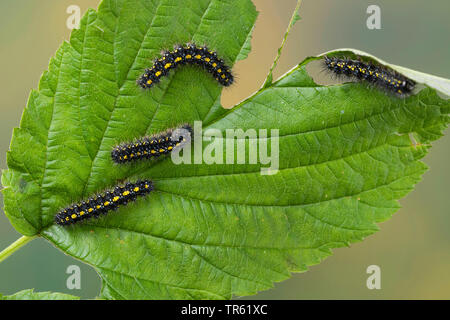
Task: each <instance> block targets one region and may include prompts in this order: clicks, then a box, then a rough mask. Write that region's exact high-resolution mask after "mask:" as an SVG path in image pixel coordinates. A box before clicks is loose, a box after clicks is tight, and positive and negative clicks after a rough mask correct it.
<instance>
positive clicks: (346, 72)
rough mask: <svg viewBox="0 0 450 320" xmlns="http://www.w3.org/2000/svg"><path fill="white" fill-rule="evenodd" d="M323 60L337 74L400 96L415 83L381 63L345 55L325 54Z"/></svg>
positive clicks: (412, 88)
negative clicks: (330, 55)
mask: <svg viewBox="0 0 450 320" xmlns="http://www.w3.org/2000/svg"><path fill="white" fill-rule="evenodd" d="M324 61H325V66H326V68H327V69H328V70H330V71H332V72H333V73H335V74H336V75H338V76H345V77H349V78H355V79H357V80H360V81H367V82H368V83H369V84H372V85H375V86H376V87H379V88H381V89H384V90H386V91H387V92H390V93H393V94H395V95H397V96H400V97H404V96H407V95H409V94H410V93H411V92H412V91H413V90H414V87H415V85H416V83H415V82H414V81H413V80H411V79H409V78H407V77H405V76H404V75H401V74H399V73H398V72H395V71H393V70H391V69H388V68H387V67H385V66H382V65H375V64H372V63H366V62H363V61H360V60H352V59H349V58H345V57H343V58H337V57H328V56H325V58H324Z"/></svg>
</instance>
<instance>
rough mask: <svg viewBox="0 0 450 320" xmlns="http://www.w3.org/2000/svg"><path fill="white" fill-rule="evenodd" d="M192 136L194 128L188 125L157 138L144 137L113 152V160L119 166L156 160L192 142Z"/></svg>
mask: <svg viewBox="0 0 450 320" xmlns="http://www.w3.org/2000/svg"><path fill="white" fill-rule="evenodd" d="M191 136H192V128H191V127H190V126H189V125H187V124H186V125H184V126H182V127H180V128H176V129H169V130H167V131H166V132H164V133H160V134H158V135H155V136H150V137H143V138H141V139H139V140H136V141H134V142H130V143H123V144H120V145H118V146H116V147H114V149H113V150H112V151H111V158H112V160H113V161H114V162H115V163H119V164H122V163H127V162H132V161H136V160H141V159H151V158H156V157H159V156H162V155H165V154H169V153H171V152H173V151H174V150H176V149H177V148H181V147H183V145H184V144H185V143H187V142H188V141H190V139H191Z"/></svg>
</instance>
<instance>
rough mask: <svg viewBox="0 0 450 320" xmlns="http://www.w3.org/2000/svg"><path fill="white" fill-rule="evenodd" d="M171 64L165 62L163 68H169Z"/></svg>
mask: <svg viewBox="0 0 450 320" xmlns="http://www.w3.org/2000/svg"><path fill="white" fill-rule="evenodd" d="M171 66H172V64H171V63H166V65H165V66H164V69H169V68H170V67H171Z"/></svg>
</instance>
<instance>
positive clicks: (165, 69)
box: [137, 44, 234, 89]
mask: <svg viewBox="0 0 450 320" xmlns="http://www.w3.org/2000/svg"><path fill="white" fill-rule="evenodd" d="M185 64H197V65H199V66H201V67H203V68H204V69H205V70H206V71H208V72H209V73H211V74H212V76H213V77H214V79H216V80H217V81H218V82H219V83H220V84H221V85H223V86H225V87H227V86H229V85H231V84H232V83H233V80H234V78H233V75H232V74H231V72H230V69H229V68H228V67H227V66H226V64H225V62H224V61H223V60H222V59H220V58H218V57H217V53H216V52H215V51H211V50H209V49H208V48H207V47H197V46H196V45H195V44H187V45H185V46H181V45H177V46H175V47H174V50H173V51H164V52H163V53H162V55H161V58H159V59H155V61H154V62H153V66H152V67H151V68H150V69H146V70H145V72H144V74H143V75H142V76H141V77H140V78H139V79H138V81H137V83H138V84H139V85H140V86H141V87H142V88H144V89H147V88H151V87H152V86H153V85H154V84H156V83H158V82H159V81H160V79H161V78H162V77H164V76H166V75H168V74H169V71H170V70H172V69H175V68H176V67H178V66H181V65H185Z"/></svg>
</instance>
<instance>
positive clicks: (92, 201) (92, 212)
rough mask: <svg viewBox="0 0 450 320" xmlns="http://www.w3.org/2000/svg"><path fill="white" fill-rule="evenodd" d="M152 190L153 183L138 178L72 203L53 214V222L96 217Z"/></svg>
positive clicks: (65, 223) (67, 221)
mask: <svg viewBox="0 0 450 320" xmlns="http://www.w3.org/2000/svg"><path fill="white" fill-rule="evenodd" d="M152 190H153V184H152V182H151V181H149V180H140V181H136V182H135V183H131V182H128V183H126V184H125V185H122V186H120V185H119V186H116V187H115V188H114V189H112V190H109V191H106V192H104V193H102V194H98V195H96V196H94V197H91V198H89V199H88V200H86V201H83V202H81V203H78V204H75V205H72V206H70V207H68V208H65V209H63V210H61V211H60V212H58V213H57V214H56V215H55V222H56V223H57V224H59V225H63V226H65V225H70V224H73V223H76V222H78V221H82V220H85V219H90V218H92V217H98V216H100V215H102V214H107V213H108V212H109V211H111V210H116V209H117V208H118V207H119V206H121V205H125V204H127V203H128V202H130V201H134V200H136V198H137V197H139V196H144V195H146V194H148V193H150V191H152Z"/></svg>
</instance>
